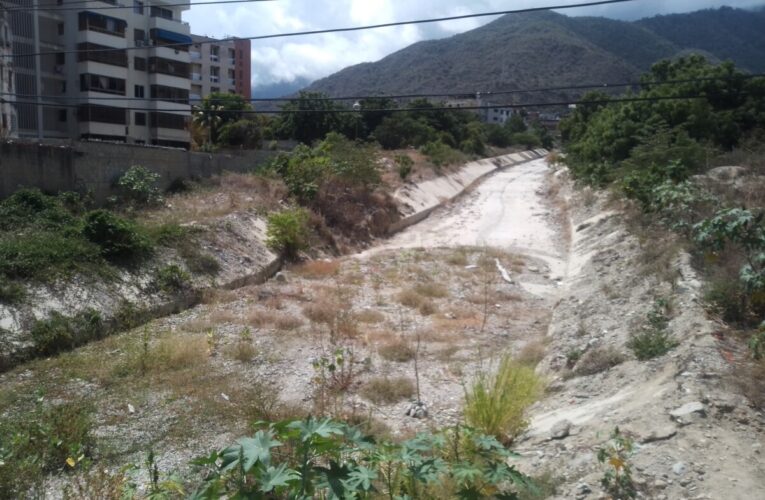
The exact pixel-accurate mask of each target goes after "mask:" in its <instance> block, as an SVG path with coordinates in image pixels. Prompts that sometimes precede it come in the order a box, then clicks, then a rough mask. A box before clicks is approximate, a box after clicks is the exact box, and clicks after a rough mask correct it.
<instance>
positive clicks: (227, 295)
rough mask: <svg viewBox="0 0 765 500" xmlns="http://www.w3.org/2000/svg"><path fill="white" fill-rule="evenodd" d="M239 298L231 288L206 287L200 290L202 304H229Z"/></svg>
mask: <svg viewBox="0 0 765 500" xmlns="http://www.w3.org/2000/svg"><path fill="white" fill-rule="evenodd" d="M238 299H239V295H238V294H237V293H236V292H234V291H232V290H222V289H219V288H208V289H206V290H203V291H202V299H201V300H202V303H203V304H229V303H231V302H234V301H236V300H238Z"/></svg>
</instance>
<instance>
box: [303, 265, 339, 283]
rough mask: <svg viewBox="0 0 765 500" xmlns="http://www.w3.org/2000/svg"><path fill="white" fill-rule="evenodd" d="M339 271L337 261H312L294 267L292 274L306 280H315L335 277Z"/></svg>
mask: <svg viewBox="0 0 765 500" xmlns="http://www.w3.org/2000/svg"><path fill="white" fill-rule="evenodd" d="M339 270H340V261H338V260H313V261H310V262H306V263H305V264H302V265H300V266H298V267H296V268H295V269H294V272H295V274H298V275H299V276H302V277H304V278H306V279H309V280H317V279H324V278H328V277H330V276H336V275H337V273H338V271H339Z"/></svg>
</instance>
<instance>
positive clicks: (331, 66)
mask: <svg viewBox="0 0 765 500" xmlns="http://www.w3.org/2000/svg"><path fill="white" fill-rule="evenodd" d="M195 1H203V0H191V2H192V7H191V9H190V10H189V11H187V12H185V13H184V16H183V17H184V20H185V21H188V22H189V23H190V24H191V31H192V33H195V34H199V35H207V36H212V37H226V36H242V37H245V36H255V35H266V34H274V33H287V32H295V31H309V30H320V29H327V28H336V27H350V26H361V25H370V24H380V23H387V22H393V21H404V20H414V19H422V18H431V17H446V16H453V15H461V14H468V13H476V12H494V11H502V10H512V9H519V8H527V7H540V6H546V5H551V4H556V5H566V4H575V3H581V2H582V1H583V0H273V1H265V2H251V3H241V4H231V5H198V6H194V5H193V4H194V2H195ZM763 3H765V0H727V1H719V0H635V1H633V2H627V3H625V4H621V5H620V4H616V5H609V6H599V7H589V8H579V9H567V10H561V11H559V12H560V13H562V14H566V15H577V16H580V15H589V16H605V17H611V18H615V19H624V20H632V19H639V18H642V17H648V16H653V15H656V14H670V13H676V12H689V11H693V10H699V9H704V8H711V7H719V6H721V5H729V6H731V7H740V8H746V7H751V6H754V5H762V4H763ZM493 19H494V18H490V17H489V18H478V19H467V20H459V21H450V22H440V23H433V24H421V25H414V26H411V25H410V26H400V27H390V28H380V29H375V30H366V31H359V32H351V33H335V34H323V35H313V36H300V37H289V38H281V39H272V40H255V41H253V42H252V54H251V56H252V84H253V88H258V87H262V86H267V85H273V84H281V83H289V82H303V83H304V82H307V81H313V80H316V79H318V78H322V77H325V76H328V75H330V74H332V73H335V72H337V71H339V70H341V69H343V68H345V67H347V66H350V65H353V64H358V63H361V62H371V61H377V60H379V59H382V58H383V57H385V56H386V55H388V54H391V53H393V52H395V51H397V50H400V49H402V48H404V47H406V46H408V45H411V44H413V43H415V42H418V41H421V40H428V39H433V38H443V37H447V36H451V35H455V34H457V33H461V32H464V31H468V30H471V29H474V28H477V27H479V26H482V25H483V24H486V23H488V22H490V21H492V20H493Z"/></svg>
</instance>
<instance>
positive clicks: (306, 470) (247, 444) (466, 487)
mask: <svg viewBox="0 0 765 500" xmlns="http://www.w3.org/2000/svg"><path fill="white" fill-rule="evenodd" d="M510 456H512V453H511V452H510V451H509V450H507V449H506V448H505V447H504V446H502V445H501V444H500V443H499V442H497V440H496V439H494V438H493V437H491V436H486V435H482V434H480V433H478V432H477V431H475V430H473V429H470V428H465V427H456V428H454V429H450V430H446V431H440V432H435V433H432V434H419V435H417V436H416V437H414V438H412V439H409V440H406V441H404V442H403V443H400V444H396V443H390V442H382V443H376V442H375V440H374V439H372V438H371V437H370V436H365V435H364V434H362V433H361V432H360V431H359V430H358V429H357V428H354V427H350V426H348V425H347V424H342V423H338V422H333V421H331V420H315V419H313V418H308V419H306V420H302V421H297V420H296V421H285V422H278V423H273V424H267V425H266V424H263V425H259V426H258V430H257V432H256V433H255V435H254V436H253V437H251V438H243V439H240V440H239V441H238V442H237V443H236V444H234V445H232V446H230V447H228V448H226V449H224V450H221V451H219V452H213V453H212V454H210V455H209V456H205V457H202V458H200V459H198V460H196V461H195V462H194V463H195V464H196V465H198V466H200V467H203V468H205V469H206V474H205V477H206V479H205V483H204V485H203V486H202V487H201V488H200V489H199V491H197V492H196V493H195V494H194V495H193V497H194V498H198V499H200V500H201V499H218V498H377V497H378V496H379V497H382V498H490V497H496V498H516V492H518V491H520V490H526V489H529V488H530V487H531V486H530V482H529V480H528V479H527V478H526V477H525V476H523V475H522V474H521V473H519V472H518V471H516V470H515V469H514V468H513V467H512V466H511V465H508V459H509V457H510Z"/></svg>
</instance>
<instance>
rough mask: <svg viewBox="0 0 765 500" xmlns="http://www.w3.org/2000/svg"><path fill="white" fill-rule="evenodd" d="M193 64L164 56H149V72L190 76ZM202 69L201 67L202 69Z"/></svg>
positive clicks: (183, 76)
mask: <svg viewBox="0 0 765 500" xmlns="http://www.w3.org/2000/svg"><path fill="white" fill-rule="evenodd" d="M190 69H191V66H190V65H189V64H187V63H184V62H180V61H174V60H172V59H165V58H163V57H150V58H149V72H151V73H162V74H163V75H170V76H177V77H180V78H189V77H190V76H189V75H190V74H191V71H190ZM200 71H201V69H200Z"/></svg>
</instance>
